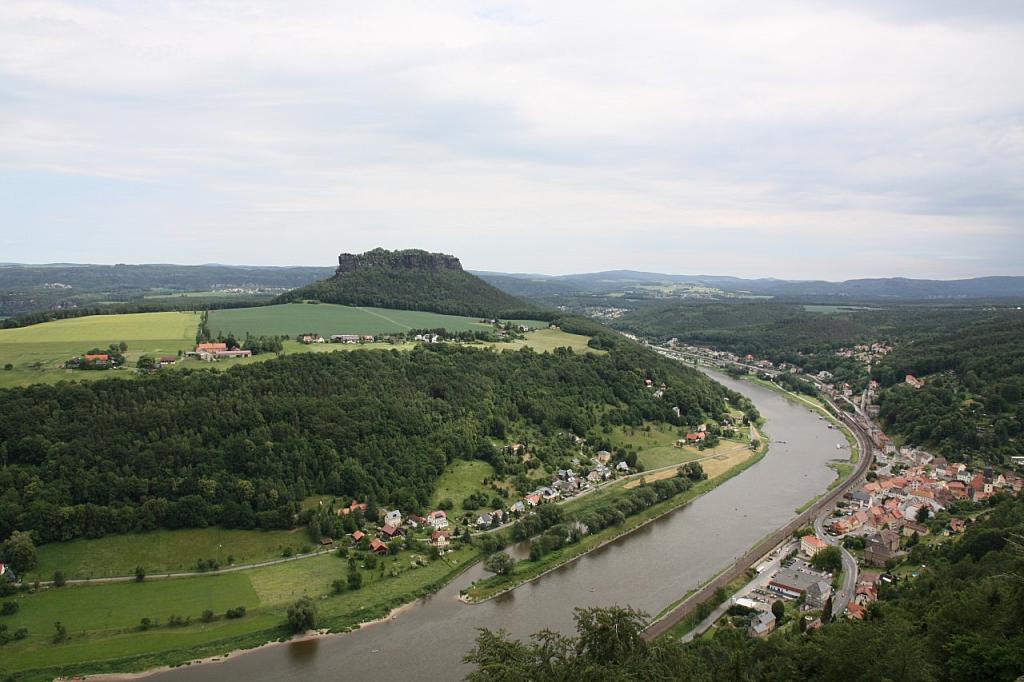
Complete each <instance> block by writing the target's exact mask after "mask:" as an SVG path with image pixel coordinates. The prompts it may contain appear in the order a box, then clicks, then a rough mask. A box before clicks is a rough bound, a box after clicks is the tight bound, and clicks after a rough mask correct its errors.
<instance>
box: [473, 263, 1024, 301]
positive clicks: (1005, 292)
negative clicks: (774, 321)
mask: <svg viewBox="0 0 1024 682" xmlns="http://www.w3.org/2000/svg"><path fill="white" fill-rule="evenodd" d="M475 274H477V275H479V276H480V277H481V278H483V279H484V280H486V281H488V282H490V283H491V284H493V285H494V286H496V287H498V288H500V289H503V290H505V291H507V292H509V293H511V294H515V295H517V296H524V297H527V298H536V297H545V296H557V295H572V294H589V295H602V294H603V295H607V294H612V293H623V292H627V293H628V292H630V291H643V290H644V289H645V288H646V289H650V288H651V287H666V286H671V285H691V286H694V287H708V288H711V289H716V290H719V291H721V292H723V293H725V294H734V295H735V294H745V295H751V296H769V297H772V298H780V299H821V300H840V301H865V302H867V301H876V302H884V301H928V300H957V299H1006V298H1011V299H1017V298H1024V277H976V278H973V279H956V280H935V279H909V278H906V277H883V278H873V279H851V280H846V281H843V282H826V281H822V280H783V279H775V278H763V279H743V278H740V277H726V276H718V275H672V274H665V273H657V272H639V271H635V270H609V271H605V272H591V273H581V274H574V275H539V274H526V273H498V272H476V273H475ZM663 293H664V294H665V297H672V294H671V291H668V292H663ZM711 295H713V293H712V294H711Z"/></svg>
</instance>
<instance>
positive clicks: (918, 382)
mask: <svg viewBox="0 0 1024 682" xmlns="http://www.w3.org/2000/svg"><path fill="white" fill-rule="evenodd" d="M906 382H907V383H908V384H910V385H911V386H913V387H914V388H921V387H922V386H924V382H923V381H921V380H920V379H918V378H917V377H915V376H914V375H913V374H908V375H907V378H906Z"/></svg>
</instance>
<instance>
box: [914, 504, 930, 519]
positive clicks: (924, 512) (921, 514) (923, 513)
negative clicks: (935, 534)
mask: <svg viewBox="0 0 1024 682" xmlns="http://www.w3.org/2000/svg"><path fill="white" fill-rule="evenodd" d="M931 515H932V508H931V507H929V506H928V505H926V504H923V505H921V508H920V509H918V510H917V519H916V520H917V522H918V523H924V522H925V521H927V520H928V517H929V516H931Z"/></svg>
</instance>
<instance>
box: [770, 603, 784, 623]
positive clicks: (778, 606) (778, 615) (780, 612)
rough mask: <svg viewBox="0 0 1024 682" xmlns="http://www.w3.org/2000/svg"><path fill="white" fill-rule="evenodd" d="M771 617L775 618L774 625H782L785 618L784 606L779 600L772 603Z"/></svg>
mask: <svg viewBox="0 0 1024 682" xmlns="http://www.w3.org/2000/svg"><path fill="white" fill-rule="evenodd" d="M772 615H773V616H775V624H776V625H777V626H778V625H782V620H783V619H784V618H785V617H786V605H785V604H783V603H782V600H781V599H776V600H775V601H773V602H772Z"/></svg>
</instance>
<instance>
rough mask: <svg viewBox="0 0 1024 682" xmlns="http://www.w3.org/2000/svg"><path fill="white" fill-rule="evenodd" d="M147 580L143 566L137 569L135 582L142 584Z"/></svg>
mask: <svg viewBox="0 0 1024 682" xmlns="http://www.w3.org/2000/svg"><path fill="white" fill-rule="evenodd" d="M145 579H146V569H145V568H143V567H142V566H136V567H135V582H137V583H141V582H142V581H143V580H145Z"/></svg>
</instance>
